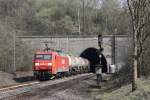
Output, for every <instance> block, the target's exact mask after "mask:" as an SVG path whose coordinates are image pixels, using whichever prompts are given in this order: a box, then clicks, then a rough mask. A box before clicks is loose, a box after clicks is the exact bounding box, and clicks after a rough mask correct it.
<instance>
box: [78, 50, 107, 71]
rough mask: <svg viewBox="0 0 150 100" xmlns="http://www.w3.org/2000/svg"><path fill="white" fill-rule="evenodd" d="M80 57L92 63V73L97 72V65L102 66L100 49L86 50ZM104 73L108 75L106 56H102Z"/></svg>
mask: <svg viewBox="0 0 150 100" xmlns="http://www.w3.org/2000/svg"><path fill="white" fill-rule="evenodd" d="M80 57H83V58H85V59H88V60H89V61H90V71H91V72H93V73H94V72H95V65H98V64H100V58H99V54H98V49H96V48H92V47H91V48H87V49H85V50H84V51H83V52H82V53H81V54H80ZM101 62H102V65H103V67H102V73H106V72H107V61H106V58H105V56H104V55H103V54H102V59H101Z"/></svg>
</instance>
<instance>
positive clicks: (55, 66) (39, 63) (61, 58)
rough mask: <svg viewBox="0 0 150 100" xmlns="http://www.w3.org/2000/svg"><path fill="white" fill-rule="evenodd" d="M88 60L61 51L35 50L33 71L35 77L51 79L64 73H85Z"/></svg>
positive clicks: (88, 66) (87, 67) (88, 68)
mask: <svg viewBox="0 0 150 100" xmlns="http://www.w3.org/2000/svg"><path fill="white" fill-rule="evenodd" d="M89 70H90V62H89V61H88V60H87V59H84V58H81V57H74V56H70V55H66V54H64V53H63V52H61V51H46V52H35V54H34V59H33V73H34V76H35V77H36V78H37V79H40V80H41V79H42V80H43V79H53V78H55V77H61V76H64V75H71V74H77V73H85V72H89Z"/></svg>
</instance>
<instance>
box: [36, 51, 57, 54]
mask: <svg viewBox="0 0 150 100" xmlns="http://www.w3.org/2000/svg"><path fill="white" fill-rule="evenodd" d="M52 53H56V52H55V51H49V52H35V54H52Z"/></svg>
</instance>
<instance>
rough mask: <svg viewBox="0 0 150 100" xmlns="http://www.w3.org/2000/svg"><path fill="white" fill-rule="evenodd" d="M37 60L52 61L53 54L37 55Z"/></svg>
mask: <svg viewBox="0 0 150 100" xmlns="http://www.w3.org/2000/svg"><path fill="white" fill-rule="evenodd" d="M35 59H39V60H51V59H52V55H51V54H36V55H35Z"/></svg>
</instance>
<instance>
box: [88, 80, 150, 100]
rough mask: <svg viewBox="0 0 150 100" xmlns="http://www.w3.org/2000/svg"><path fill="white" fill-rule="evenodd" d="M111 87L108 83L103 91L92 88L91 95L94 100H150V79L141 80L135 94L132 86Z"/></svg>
mask: <svg viewBox="0 0 150 100" xmlns="http://www.w3.org/2000/svg"><path fill="white" fill-rule="evenodd" d="M107 85H108V87H107ZM113 85H114V84H112V86H113ZM109 86H110V83H109V82H108V83H106V85H105V86H103V87H102V88H101V89H98V88H97V87H95V88H91V89H90V95H91V96H92V97H93V98H94V100H150V79H139V80H138V84H137V86H138V89H137V90H136V91H135V92H131V84H128V85H124V86H122V87H116V88H110V87H109Z"/></svg>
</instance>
